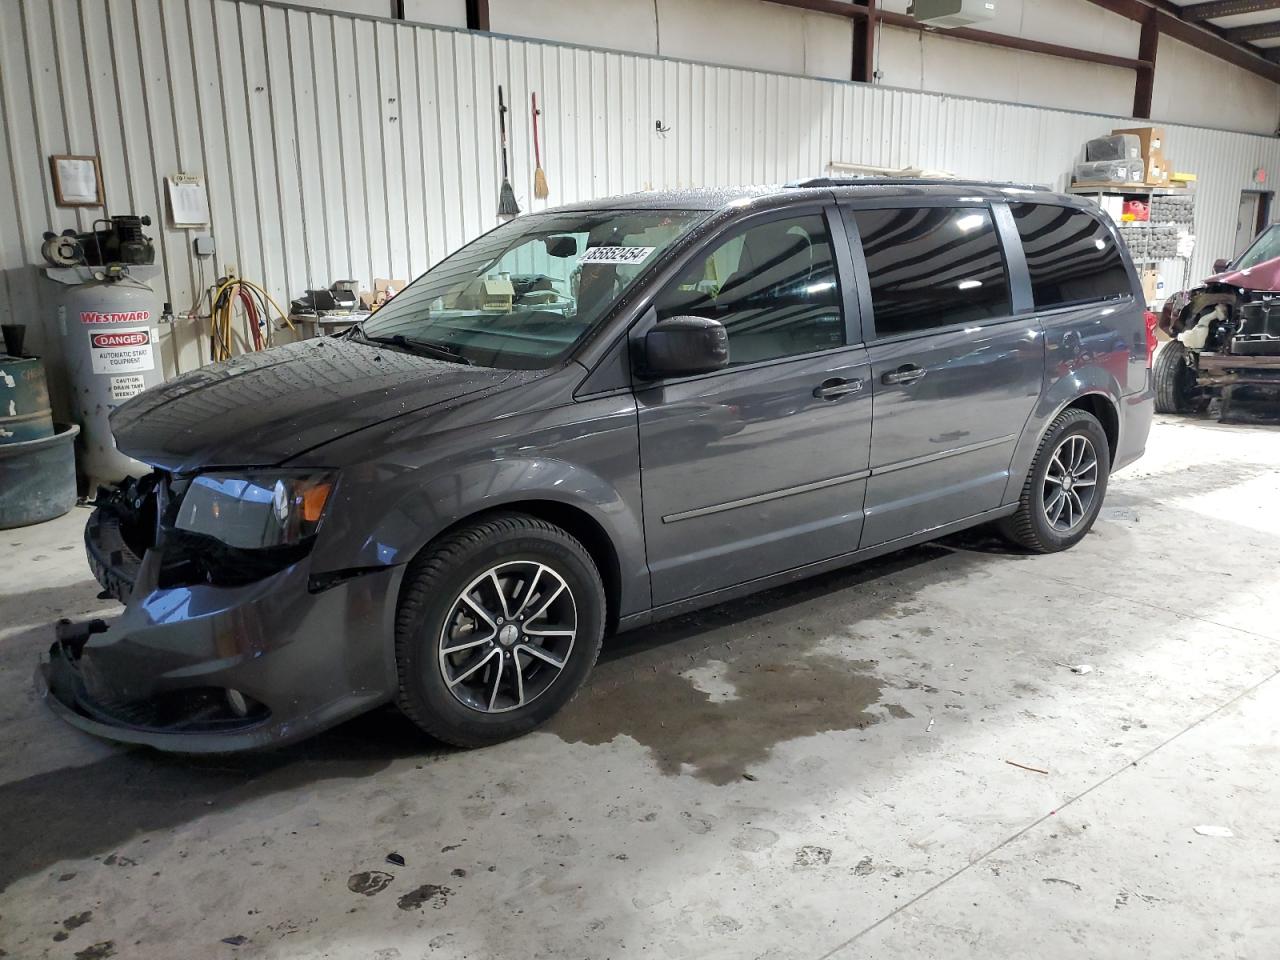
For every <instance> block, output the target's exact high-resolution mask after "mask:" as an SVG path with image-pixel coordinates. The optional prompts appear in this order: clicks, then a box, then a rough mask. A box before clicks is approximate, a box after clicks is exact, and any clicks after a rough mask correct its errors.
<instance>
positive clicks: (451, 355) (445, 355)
mask: <svg viewBox="0 0 1280 960" xmlns="http://www.w3.org/2000/svg"><path fill="white" fill-rule="evenodd" d="M360 336H361V338H362V339H364V340H368V341H369V342H370V343H385V344H388V345H390V346H393V347H399V348H400V349H402V350H409V351H412V352H415V353H425V354H426V355H427V356H429V357H435V358H436V359H437V360H448V361H450V362H452V363H461V364H463V365H464V366H468V367H470V366H473V364H472V362H471V361H470V360H468V359H467V358H466V357H464V356H463V355H462V353H461V352H460V351H459V350H458V349H457V348H456V347H451V346H449V345H448V344H445V343H437V342H436V341H434V340H421V339H419V338H418V337H406V336H405V335H404V334H403V333H397V334H393V335H392V336H390V337H371V336H369V334H367V333H365V332H364V331H363V330H361V331H360Z"/></svg>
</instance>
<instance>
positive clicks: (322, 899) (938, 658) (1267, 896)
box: [0, 419, 1280, 960]
mask: <svg viewBox="0 0 1280 960" xmlns="http://www.w3.org/2000/svg"><path fill="white" fill-rule="evenodd" d="M1278 504H1280V431H1277V430H1274V429H1267V428H1259V427H1247V426H1222V425H1219V424H1217V423H1211V422H1204V421H1193V420H1178V419H1162V420H1161V421H1160V422H1159V423H1157V425H1156V428H1155V430H1154V432H1153V434H1152V438H1151V445H1150V450H1149V453H1148V456H1147V457H1146V458H1145V459H1144V460H1142V461H1141V462H1140V463H1139V464H1137V465H1136V466H1134V467H1131V468H1130V469H1129V470H1127V471H1125V472H1123V473H1121V474H1119V475H1118V476H1117V477H1116V478H1115V479H1114V481H1113V486H1112V489H1111V493H1110V496H1109V497H1108V500H1107V505H1106V506H1105V507H1104V510H1103V513H1102V516H1101V518H1100V520H1099V522H1098V524H1097V527H1096V528H1095V531H1094V533H1093V535H1091V536H1090V537H1088V538H1087V539H1086V540H1085V541H1084V542H1083V543H1082V544H1081V545H1080V546H1079V547H1077V548H1076V549H1075V550H1073V551H1070V552H1068V553H1066V554H1061V555H1058V556H1052V557H1029V556H1020V555H1012V554H1008V553H1005V552H1002V551H1001V550H1000V549H999V548H998V547H997V546H996V545H995V544H994V543H993V542H991V541H989V540H987V539H986V538H985V537H984V536H982V535H975V534H971V535H968V536H964V537H959V538H953V539H951V540H949V541H948V542H946V543H945V544H941V545H931V546H927V547H923V548H920V549H915V550H911V551H907V552H904V553H902V554H898V555H896V556H893V557H890V558H886V559H885V560H883V561H880V562H877V563H874V564H871V565H868V566H864V567H861V568H854V569H851V570H848V571H845V572H840V573H837V574H834V575H829V576H825V577H822V578H820V579H817V580H814V581H810V582H808V583H805V584H801V585H797V586H794V587H791V588H788V589H785V590H779V591H774V592H772V593H769V594H766V595H763V596H760V597H757V598H754V599H752V600H749V601H746V602H742V603H738V604H735V605H732V606H729V607H725V608H720V609H716V610H713V611H709V612H706V613H704V614H701V615H698V616H691V617H687V618H685V619H682V620H679V621H676V622H674V623H669V624H666V625H663V626H661V627H657V628H653V629H649V630H645V631H641V632H638V633H635V634H631V635H627V636H625V637H621V638H618V639H617V640H616V641H615V643H614V644H613V646H612V647H610V648H606V654H605V658H604V660H603V662H602V663H601V664H600V667H599V669H598V670H597V672H596V674H595V676H594V678H593V680H592V681H591V683H590V684H589V686H588V688H587V689H586V690H585V691H584V692H583V693H582V695H580V696H579V697H578V699H577V700H576V701H575V702H574V703H573V704H572V705H571V706H570V708H569V709H568V711H567V712H566V714H565V715H563V717H562V718H561V719H560V720H559V721H558V722H557V723H555V725H554V726H553V727H551V728H550V729H549V730H547V731H545V732H540V733H538V734H535V735H533V736H530V737H527V738H525V739H523V740H520V741H517V742H514V743H509V744H505V745H503V746H500V747H496V748H492V749H488V750H484V751H479V752H472V753H464V752H458V751H453V750H447V749H442V748H440V747H438V746H436V745H433V744H431V743H428V742H423V741H422V740H420V739H419V738H418V737H417V736H416V735H415V734H414V732H413V731H412V729H411V728H410V727H409V726H408V725H407V723H405V722H404V721H402V720H400V719H399V718H398V716H397V715H396V714H394V713H393V712H391V711H386V712H382V713H379V714H377V715H374V716H370V717H366V718H364V719H362V720H359V721H356V722H354V723H351V724H348V725H347V726H345V727H343V728H341V729H339V730H335V731H333V732H331V733H329V734H326V735H324V736H321V737H319V738H317V739H315V740H313V741H311V742H309V743H305V744H302V745H299V746H297V747H295V748H292V749H289V750H287V751H284V752H282V753H277V754H274V755H263V756H255V757H245V758H238V759H221V760H205V761H198V762H197V761H191V760H185V759H180V758H173V757H168V756H163V755H159V754H156V753H152V752H148V751H145V750H127V749H122V748H118V747H114V746H111V745H108V744H105V743H100V742H98V741H96V740H93V739H91V738H89V737H87V736H84V735H82V734H80V733H78V732H76V731H74V730H72V729H71V728H69V727H66V726H64V725H63V724H61V723H60V722H59V721H57V720H56V719H55V718H54V717H53V716H51V715H50V714H49V713H48V711H47V709H46V708H45V707H44V705H43V704H42V703H41V702H40V701H39V700H38V699H37V697H36V696H35V694H34V692H33V688H32V683H31V672H32V663H33V662H34V660H35V658H36V656H37V654H38V652H39V651H40V650H41V649H42V648H43V647H44V645H45V644H46V643H47V639H48V635H49V630H48V624H49V622H50V621H51V620H53V619H54V618H56V617H57V616H59V615H68V616H85V615H88V614H90V613H93V612H94V611H95V610H98V609H99V608H101V607H102V606H103V605H102V603H101V602H100V601H98V600H96V599H95V594H96V592H97V587H96V585H95V584H94V583H93V582H92V581H91V579H90V577H89V574H88V571H87V570H86V567H85V563H84V560H83V557H82V555H81V548H80V546H79V542H78V541H79V537H80V529H81V525H82V524H83V521H84V517H85V513H84V511H83V510H76V511H73V513H72V514H71V515H70V516H68V517H65V518H63V519H61V520H58V521H55V522H52V523H49V524H45V525H42V526H40V527H34V528H28V529H25V530H16V531H6V532H5V533H4V534H0V536H3V538H4V542H5V543H7V544H8V545H9V554H8V557H7V559H6V562H5V564H4V566H3V568H2V569H0V595H2V597H0V624H3V627H0V781H3V782H2V783H0V948H3V950H4V951H7V954H3V951H0V955H6V956H9V957H17V958H39V957H51V958H64V957H65V958H68V960H70V958H73V957H74V958H77V960H91V958H105V957H108V956H115V957H121V958H131V960H132V958H163V960H172V958H176V957H182V958H184V960H185V958H205V957H217V958H224V957H225V958H233V957H240V958H285V957H288V958H302V957H306V958H319V957H329V958H343V960H346V958H353V960H393V958H402V960H410V958H420V957H433V958H434V957H474V958H506V957H518V958H528V957H556V958H559V957H583V958H592V960H599V958H605V957H629V956H651V957H654V956H656V957H672V958H675V957H691V958H693V957H696V958H705V957H744V958H752V957H760V958H764V957H768V958H782V957H787V958H790V957H799V958H809V960H817V958H820V957H840V958H853V957H877V958H882V957H902V958H920V957H944V956H945V957H948V958H964V957H975V958H976V957H982V958H991V957H1026V956H1045V957H1054V958H1059V957H1090V958H1096V957H1107V958H1109V960H1114V958H1120V957H1134V958H1143V960H1152V958H1162V957H1180V958H1181V957H1189V956H1199V957H1259V958H1262V957H1266V958H1272V957H1276V956H1277V955H1280V918H1278V915H1277V912H1276V909H1275V902H1276V890H1277V889H1278V888H1280V802H1278V801H1280V746H1278V745H1280V680H1277V672H1278V670H1280V589H1278V587H1280V577H1278V575H1277V572H1278V566H1277V562H1278V561H1280V506H1278ZM1081 663H1086V664H1089V665H1091V666H1092V667H1093V668H1094V669H1093V671H1092V672H1090V673H1087V674H1083V675H1080V674H1076V673H1073V672H1071V670H1070V669H1068V667H1067V666H1064V664H1081ZM1010 761H1011V762H1012V763H1016V764H1022V765H1024V766H1023V767H1019V766H1014V765H1012V764H1011V763H1010ZM1025 767H1031V768H1037V769H1036V770H1031V769H1025ZM1198 826H1213V827H1225V828H1228V829H1229V830H1230V831H1231V833H1232V836H1229V837H1217V836H1204V835H1202V834H1200V833H1197V832H1196V829H1195V828H1196V827H1198ZM393 851H395V852H398V853H399V854H401V855H402V856H403V857H404V859H405V866H403V867H400V866H393V865H390V864H388V863H387V862H386V860H385V858H386V855H387V854H388V853H390V852H393ZM224 938H227V939H228V940H231V941H235V942H237V943H239V945H232V943H228V942H224ZM241 938H242V942H241Z"/></svg>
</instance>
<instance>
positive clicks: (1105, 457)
mask: <svg viewBox="0 0 1280 960" xmlns="http://www.w3.org/2000/svg"><path fill="white" fill-rule="evenodd" d="M1110 473H1111V452H1110V448H1109V447H1108V446H1107V434H1106V431H1105V430H1103V429H1102V424H1100V423H1099V422H1098V420H1097V418H1096V417H1094V416H1093V414H1091V413H1088V412H1086V411H1084V410H1079V409H1077V408H1075V407H1071V408H1068V409H1066V410H1064V411H1062V413H1060V414H1058V416H1057V417H1056V418H1055V419H1054V421H1053V423H1051V424H1049V429H1047V430H1046V431H1045V433H1044V438H1043V439H1042V440H1041V441H1040V448H1039V449H1038V450H1037V451H1036V455H1035V459H1034V460H1032V461H1031V469H1030V470H1029V471H1027V480H1026V483H1024V484H1023V485H1022V496H1021V497H1020V498H1019V500H1018V512H1017V513H1015V514H1013V516H1011V517H1007V518H1005V519H1004V520H1002V521H1001V522H1000V532H1001V533H1003V534H1004V536H1005V537H1007V538H1008V539H1009V540H1011V541H1012V542H1013V543H1015V544H1017V545H1018V546H1021V547H1026V548H1027V549H1028V550H1032V551H1034V552H1036V553H1056V552H1057V551H1059V550H1066V549H1068V548H1069V547H1073V546H1075V545H1076V544H1077V543H1079V542H1080V541H1081V540H1082V539H1083V538H1084V536H1085V534H1087V533H1088V532H1089V530H1090V528H1092V527H1093V522H1094V520H1096V519H1097V518H1098V511H1099V510H1101V509H1102V500H1103V497H1105V496H1106V493H1107V479H1108V477H1109V475H1110Z"/></svg>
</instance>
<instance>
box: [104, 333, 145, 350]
mask: <svg viewBox="0 0 1280 960" xmlns="http://www.w3.org/2000/svg"><path fill="white" fill-rule="evenodd" d="M89 342H90V343H92V344H93V345H94V347H95V348H96V349H103V348H105V347H141V346H143V345H144V344H148V343H150V342H151V335H150V333H148V331H146V330H120V331H118V332H114V333H91V334H89Z"/></svg>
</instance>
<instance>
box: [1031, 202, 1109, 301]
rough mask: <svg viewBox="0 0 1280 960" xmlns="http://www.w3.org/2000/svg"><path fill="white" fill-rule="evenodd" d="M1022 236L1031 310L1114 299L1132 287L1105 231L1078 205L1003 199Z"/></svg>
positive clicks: (1105, 229)
mask: <svg viewBox="0 0 1280 960" xmlns="http://www.w3.org/2000/svg"><path fill="white" fill-rule="evenodd" d="M1009 209H1010V210H1011V211H1012V212H1013V219H1014V221H1015V222H1016V223H1017V224H1018V236H1019V237H1021V238H1022V251H1023V253H1024V254H1025V255H1026V258H1027V272H1028V273H1029V274H1030V275H1031V295H1032V297H1033V298H1034V300H1035V305H1036V309H1037V310H1048V309H1050V308H1052V307H1067V306H1071V305H1072V304H1078V303H1096V302H1097V301H1099V300H1115V299H1118V298H1120V297H1124V296H1128V295H1129V294H1131V293H1132V292H1133V290H1132V288H1131V287H1130V282H1129V271H1127V270H1126V269H1125V266H1124V259H1123V258H1122V257H1121V255H1120V250H1119V249H1118V248H1117V246H1116V241H1115V239H1114V238H1113V237H1112V235H1111V231H1110V230H1108V229H1107V228H1106V227H1104V226H1103V225H1102V224H1101V223H1100V222H1098V220H1097V219H1095V218H1094V217H1092V216H1090V215H1089V214H1088V213H1086V212H1085V211H1083V210H1071V209H1069V208H1067V207H1055V206H1052V205H1050V204H1045V203H1014V204H1010V205H1009Z"/></svg>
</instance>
